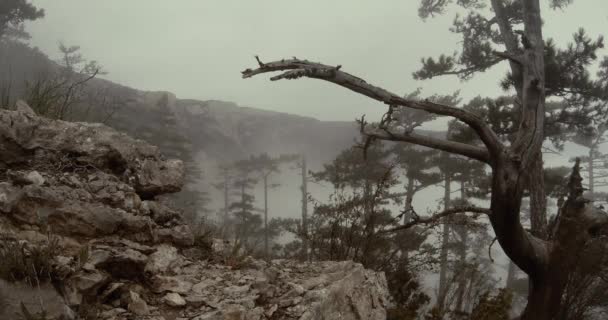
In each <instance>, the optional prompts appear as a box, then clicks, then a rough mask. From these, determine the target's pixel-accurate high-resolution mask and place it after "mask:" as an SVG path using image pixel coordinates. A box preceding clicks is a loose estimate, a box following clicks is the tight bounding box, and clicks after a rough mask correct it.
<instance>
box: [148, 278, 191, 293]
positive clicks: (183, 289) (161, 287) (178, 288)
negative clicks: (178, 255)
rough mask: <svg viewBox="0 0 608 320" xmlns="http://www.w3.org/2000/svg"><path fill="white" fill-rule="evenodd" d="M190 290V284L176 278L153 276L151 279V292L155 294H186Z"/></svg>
mask: <svg viewBox="0 0 608 320" xmlns="http://www.w3.org/2000/svg"><path fill="white" fill-rule="evenodd" d="M190 289H192V283H190V282H187V281H185V280H183V279H180V278H178V277H165V276H158V275H157V276H155V277H154V278H153V279H152V291H153V292H156V293H163V292H167V291H169V292H175V293H187V292H189V291H190Z"/></svg>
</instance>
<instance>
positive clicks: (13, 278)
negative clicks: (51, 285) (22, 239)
mask: <svg viewBox="0 0 608 320" xmlns="http://www.w3.org/2000/svg"><path fill="white" fill-rule="evenodd" d="M59 253H60V246H59V242H58V239H57V238H54V237H51V236H49V238H48V242H47V243H45V244H41V245H37V246H27V245H26V244H20V243H18V242H15V241H12V242H7V243H4V244H2V245H0V278H2V279H4V280H6V281H9V282H17V281H23V282H26V283H28V284H30V285H35V284H36V283H39V282H44V281H46V280H49V279H50V276H51V267H52V262H53V259H54V258H55V257H56V256H57V255H58V254H59Z"/></svg>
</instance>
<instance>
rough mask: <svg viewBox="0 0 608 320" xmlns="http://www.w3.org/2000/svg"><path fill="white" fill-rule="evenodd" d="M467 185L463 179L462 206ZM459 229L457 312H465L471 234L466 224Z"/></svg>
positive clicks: (461, 183)
mask: <svg viewBox="0 0 608 320" xmlns="http://www.w3.org/2000/svg"><path fill="white" fill-rule="evenodd" d="M465 187H466V185H465V179H464V178H463V179H461V180H460V201H461V202H462V204H463V205H464V204H465V201H466V188H465ZM457 228H458V233H459V235H460V240H461V241H460V247H459V248H458V253H459V268H458V269H459V272H460V275H459V276H458V291H457V293H456V310H458V311H465V310H463V307H464V296H465V292H466V288H467V282H468V281H467V276H466V275H467V249H468V238H469V234H468V232H467V231H468V230H467V227H466V225H464V223H463V224H462V225H460V226H458V227H457Z"/></svg>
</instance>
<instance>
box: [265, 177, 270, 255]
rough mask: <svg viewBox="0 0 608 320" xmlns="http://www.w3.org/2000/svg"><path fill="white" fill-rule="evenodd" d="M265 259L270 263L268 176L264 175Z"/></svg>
mask: <svg viewBox="0 0 608 320" xmlns="http://www.w3.org/2000/svg"><path fill="white" fill-rule="evenodd" d="M264 258H265V259H266V261H270V250H269V247H268V175H267V174H265V175H264Z"/></svg>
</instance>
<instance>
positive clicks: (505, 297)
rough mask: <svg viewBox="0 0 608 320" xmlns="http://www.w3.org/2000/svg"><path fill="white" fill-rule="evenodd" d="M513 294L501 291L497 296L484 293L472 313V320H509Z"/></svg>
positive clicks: (504, 290)
mask: <svg viewBox="0 0 608 320" xmlns="http://www.w3.org/2000/svg"><path fill="white" fill-rule="evenodd" d="M512 300H513V294H512V293H511V292H510V291H509V290H508V289H500V290H499V291H498V293H497V294H496V295H490V294H489V293H488V292H486V293H484V294H483V295H482V296H481V298H480V299H479V303H477V305H476V306H475V307H474V308H473V311H472V312H471V318H470V319H471V320H508V319H510V317H509V310H511V302H512Z"/></svg>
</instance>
